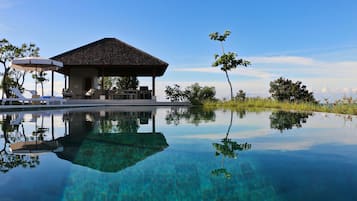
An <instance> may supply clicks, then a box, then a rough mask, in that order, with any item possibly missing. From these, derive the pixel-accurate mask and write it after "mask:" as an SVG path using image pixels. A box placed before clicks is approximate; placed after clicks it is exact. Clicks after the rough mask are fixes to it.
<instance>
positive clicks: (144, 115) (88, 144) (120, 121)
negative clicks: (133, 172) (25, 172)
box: [0, 109, 168, 172]
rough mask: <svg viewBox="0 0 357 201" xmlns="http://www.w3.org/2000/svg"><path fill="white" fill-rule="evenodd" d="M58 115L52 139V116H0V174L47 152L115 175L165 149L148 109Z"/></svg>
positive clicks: (35, 162) (36, 160) (32, 162)
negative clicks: (26, 118) (143, 129)
mask: <svg viewBox="0 0 357 201" xmlns="http://www.w3.org/2000/svg"><path fill="white" fill-rule="evenodd" d="M48 114H49V117H51V124H52V125H51V129H50V128H49V126H48V125H50V124H48V122H47V124H46V123H44V117H45V116H46V115H48ZM25 115H31V116H32V119H31V120H30V121H27V122H26V121H25V122H24V116H25ZM60 115H61V116H62V121H63V122H62V123H63V124H64V127H65V128H64V130H65V132H64V134H63V135H61V136H57V137H55V134H54V132H55V131H54V130H55V129H54V114H53V113H41V112H37V113H32V114H28V113H24V112H19V113H11V114H3V115H2V121H0V123H1V129H2V134H3V135H2V136H1V137H2V140H3V148H2V149H1V152H0V154H1V155H0V157H1V158H0V160H1V161H0V162H1V164H0V168H1V169H0V171H2V172H7V171H9V170H10V169H12V168H15V167H18V166H21V167H35V166H36V165H38V164H39V161H40V160H39V155H38V153H43V152H53V153H55V154H56V155H57V157H59V158H61V159H64V160H68V161H70V162H72V163H74V164H77V165H81V166H85V167H89V168H92V169H96V170H99V171H102V172H117V171H120V170H122V169H125V168H127V167H129V166H132V165H134V164H136V163H137V162H139V161H141V160H144V159H145V158H147V157H149V156H151V155H154V154H155V153H158V152H160V151H162V150H164V149H165V148H166V147H168V144H167V142H166V139H165V136H164V135H163V134H162V133H160V132H156V127H155V111H152V110H151V109H148V110H143V111H141V110H140V111H129V110H128V111H122V110H120V111H113V110H106V109H103V110H93V111H89V112H88V111H86V112H83V111H78V112H68V111H67V112H62V113H61V114H60ZM38 119H39V120H40V123H39V125H38V121H37V120H38ZM33 122H34V123H35V125H34V128H32V129H33V131H32V132H29V133H28V134H27V135H26V134H25V130H26V131H27V132H28V131H31V130H30V129H29V128H27V129H24V125H25V126H27V127H28V126H29V124H30V123H33ZM149 122H151V131H147V132H139V128H140V126H141V125H145V124H146V125H147V127H149V125H148V124H149ZM57 123H58V122H57ZM50 131H51V132H52V133H50Z"/></svg>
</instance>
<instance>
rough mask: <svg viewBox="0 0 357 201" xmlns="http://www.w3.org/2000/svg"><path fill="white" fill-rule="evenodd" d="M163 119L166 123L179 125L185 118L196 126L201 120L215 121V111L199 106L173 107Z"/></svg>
mask: <svg viewBox="0 0 357 201" xmlns="http://www.w3.org/2000/svg"><path fill="white" fill-rule="evenodd" d="M165 120H166V123H167V124H174V125H179V124H180V123H182V121H183V120H185V121H186V122H187V123H190V124H194V125H196V126H198V125H199V124H200V123H202V122H215V121H216V113H215V112H214V111H213V110H206V109H202V108H199V107H189V108H187V107H185V108H182V107H173V108H171V109H170V110H169V111H168V112H167V114H166V117H165Z"/></svg>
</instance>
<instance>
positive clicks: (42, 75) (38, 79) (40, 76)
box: [32, 71, 48, 96]
mask: <svg viewBox="0 0 357 201" xmlns="http://www.w3.org/2000/svg"><path fill="white" fill-rule="evenodd" d="M46 75H47V73H45V72H43V71H42V72H40V73H39V74H33V75H32V78H33V79H35V80H36V84H37V83H38V82H39V83H40V84H41V92H42V93H41V94H42V96H43V83H44V82H46V81H48V79H47V78H46V77H45V76H46ZM36 88H37V87H36Z"/></svg>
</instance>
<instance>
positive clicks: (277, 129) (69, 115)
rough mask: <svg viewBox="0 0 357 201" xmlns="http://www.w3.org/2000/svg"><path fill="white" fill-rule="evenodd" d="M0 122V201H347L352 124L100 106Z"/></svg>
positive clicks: (351, 182)
mask: <svg viewBox="0 0 357 201" xmlns="http://www.w3.org/2000/svg"><path fill="white" fill-rule="evenodd" d="M0 123H1V131H0V133H1V136H0V138H1V139H0V149H1V152H0V154H1V155H0V157H1V158H0V163H1V164H0V171H1V172H0V200H5V201H10V200H11V201H12V200H21V201H22V200H36V201H40V200H46V201H47V200H53V201H56V200H66V201H67V200H98V201H99V200H101V201H102V200H123V201H137V200H152V201H161V200H162V201H166V200H170V201H171V200H172V201H173V200H192V201H200V200H204V201H206V200H207V201H208V200H227V201H228V200H229V201H233V200H247V201H253V200H257V201H263V200H269V201H273V200H292V201H295V200H296V201H301V200H305V201H308V200H311V201H319V200H334V201H338V200H341V201H342V200H343V201H349V200H351V201H355V200H357V191H356V189H357V117H356V116H342V115H335V114H324V113H296V112H284V111H262V112H249V111H238V112H237V111H234V112H232V111H222V110H216V111H202V110H199V109H195V108H150V107H129V108H128V107H126V108H124V107H103V108H81V109H71V110H53V111H51V110H48V111H33V112H27V111H26V112H22V111H21V112H12V113H0Z"/></svg>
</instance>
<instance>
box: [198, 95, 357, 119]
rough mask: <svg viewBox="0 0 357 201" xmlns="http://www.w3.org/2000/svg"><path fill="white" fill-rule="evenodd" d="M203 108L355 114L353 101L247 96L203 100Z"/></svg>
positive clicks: (355, 108) (356, 107)
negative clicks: (286, 100)
mask: <svg viewBox="0 0 357 201" xmlns="http://www.w3.org/2000/svg"><path fill="white" fill-rule="evenodd" d="M203 106H204V107H205V108H212V109H217V108H223V109H233V110H242V109H250V108H256V109H280V110H294V111H313V112H328V113H338V114H351V115H357V104H355V103H349V104H348V103H342V102H339V103H335V104H312V103H290V102H279V101H275V100H272V99H267V98H248V99H246V100H245V101H217V102H205V103H204V104H203Z"/></svg>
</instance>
